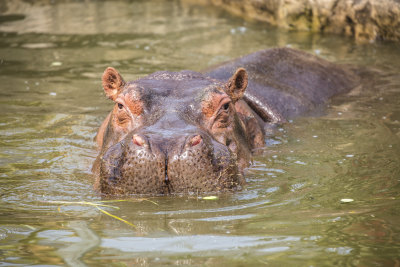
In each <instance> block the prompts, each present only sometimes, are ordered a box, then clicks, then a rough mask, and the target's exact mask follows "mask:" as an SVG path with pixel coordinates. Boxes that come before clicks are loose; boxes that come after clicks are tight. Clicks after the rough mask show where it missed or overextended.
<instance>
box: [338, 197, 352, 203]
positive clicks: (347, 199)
mask: <svg viewBox="0 0 400 267" xmlns="http://www.w3.org/2000/svg"><path fill="white" fill-rule="evenodd" d="M353 201H354V199H352V198H342V199H341V200H340V202H342V203H350V202H353Z"/></svg>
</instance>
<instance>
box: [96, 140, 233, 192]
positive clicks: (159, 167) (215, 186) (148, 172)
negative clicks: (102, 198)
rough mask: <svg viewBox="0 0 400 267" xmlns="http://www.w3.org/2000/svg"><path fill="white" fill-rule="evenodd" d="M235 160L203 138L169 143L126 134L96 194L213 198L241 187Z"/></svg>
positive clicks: (104, 167) (105, 161)
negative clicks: (194, 194) (206, 194)
mask: <svg viewBox="0 0 400 267" xmlns="http://www.w3.org/2000/svg"><path fill="white" fill-rule="evenodd" d="M236 162H237V161H236V154H235V153H232V151H230V150H229V148H228V147H226V146H224V145H222V144H220V143H218V142H216V141H215V140H212V139H211V138H210V137H209V136H208V135H206V134H205V133H198V134H191V135H188V136H182V137H178V138H176V139H172V140H165V139H163V138H159V139H158V140H157V138H153V137H152V136H151V135H145V134H129V135H128V136H127V137H126V138H125V139H123V140H122V141H120V142H118V143H117V144H115V145H113V146H111V147H110V148H109V149H108V151H107V152H106V153H105V154H104V156H103V157H102V160H101V166H100V177H101V178H100V190H101V191H102V192H108V193H110V194H117V195H126V194H167V193H174V192H178V193H191V192H197V193H200V192H217V191H224V190H230V189H233V188H235V187H237V186H239V185H240V180H241V179H240V173H239V171H238V166H237V163H236Z"/></svg>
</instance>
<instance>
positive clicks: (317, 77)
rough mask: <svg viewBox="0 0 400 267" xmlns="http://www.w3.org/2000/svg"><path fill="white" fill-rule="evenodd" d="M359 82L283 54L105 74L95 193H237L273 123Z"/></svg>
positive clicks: (302, 55) (346, 71) (342, 70)
mask: <svg viewBox="0 0 400 267" xmlns="http://www.w3.org/2000/svg"><path fill="white" fill-rule="evenodd" d="M358 83H359V78H358V76H357V74H356V73H355V71H353V70H352V69H350V68H349V67H346V66H339V65H337V64H334V63H331V62H328V61H326V60H324V59H321V58H319V57H317V56H314V55H312V54H309V53H306V52H302V51H299V50H295V49H290V48H272V49H268V50H263V51H259V52H255V53H253V54H250V55H247V56H244V57H242V58H239V59H236V60H233V61H231V62H227V63H224V64H221V65H219V66H216V67H214V68H211V69H208V70H206V71H204V72H202V73H199V72H194V71H188V70H184V71H180V72H169V71H159V72H155V73H153V74H150V75H148V76H145V77H143V78H140V79H137V80H135V81H130V82H126V81H125V80H124V79H123V78H122V76H121V74H120V73H119V72H118V71H117V70H115V69H114V68H112V67H108V68H107V69H106V70H105V71H104V73H103V76H102V85H103V89H104V92H105V94H106V96H107V97H108V98H109V99H110V100H112V101H113V102H114V107H113V109H112V110H111V112H110V113H109V114H108V116H107V117H106V119H105V120H104V121H103V123H102V125H101V126H100V129H99V131H98V133H97V136H96V137H95V140H96V142H97V145H98V147H99V155H98V156H97V159H96V160H95V162H94V164H93V173H94V176H95V185H94V187H95V189H96V190H98V191H99V192H101V194H103V195H137V194H146V195H166V194H205V193H215V192H225V191H234V190H238V189H241V188H243V186H244V185H245V179H244V177H243V170H244V169H245V168H246V167H248V166H249V164H250V161H251V157H252V154H253V152H254V151H256V150H257V149H259V148H262V147H263V146H265V138H266V133H267V132H270V129H271V128H272V127H273V126H274V125H279V124H282V123H284V122H286V121H287V120H288V119H292V118H295V117H297V116H299V115H308V114H311V113H312V111H313V110H318V109H319V108H320V107H321V106H323V105H324V104H326V103H327V101H328V100H329V98H331V97H332V96H335V95H338V94H343V93H346V92H349V91H350V90H351V89H352V88H354V87H355V86H357V85H358Z"/></svg>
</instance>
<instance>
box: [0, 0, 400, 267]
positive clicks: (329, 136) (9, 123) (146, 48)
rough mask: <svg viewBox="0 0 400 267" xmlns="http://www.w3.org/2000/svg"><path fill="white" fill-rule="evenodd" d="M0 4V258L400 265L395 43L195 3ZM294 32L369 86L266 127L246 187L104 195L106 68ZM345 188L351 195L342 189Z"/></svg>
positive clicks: (210, 60) (136, 70) (243, 47)
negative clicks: (270, 23) (100, 149)
mask: <svg viewBox="0 0 400 267" xmlns="http://www.w3.org/2000/svg"><path fill="white" fill-rule="evenodd" d="M32 3H33V1H22V0H18V1H3V2H1V3H0V11H1V16H0V78H1V84H0V114H1V116H0V183H1V186H0V196H1V199H0V262H1V264H0V265H1V266H26V265H46V266H58V265H70V266H109V265H111V266H133V265H137V266H149V265H151V266H165V265H174V266H175V265H184V266H186V265H195V266H204V265H206V266H208V265H211V266H213V265H221V266H222V265H223V266H225V265H230V266H262V265H268V266H397V265H399V262H400V256H399V255H400V253H399V251H400V201H399V192H400V186H399V182H400V164H399V163H400V159H399V158H400V141H399V137H400V105H399V103H400V74H399V70H400V46H399V45H398V44H395V43H378V44H355V43H354V42H353V41H352V40H350V39H347V38H345V37H340V36H336V35H316V34H310V33H307V32H300V33H299V32H285V31H278V30H276V29H274V28H269V27H267V26H265V25H261V24H257V23H253V22H246V21H243V20H241V19H238V18H235V17H232V16H230V15H229V14H227V13H225V12H223V11H220V10H218V9H216V8H213V7H207V6H206V5H198V4H196V3H195V2H194V1H142V2H136V1H129V2H128V1H126V2H122V1H104V2H103V1H102V2H96V1H85V2H77V1H57V3H53V2H48V1H41V2H38V1H35V2H34V4H32ZM275 46H291V47H294V48H299V49H302V50H305V51H308V52H310V53H313V54H317V55H319V56H321V57H323V58H326V59H328V60H331V61H335V62H339V63H345V64H355V65H358V66H360V67H362V68H365V67H367V68H368V71H364V72H363V73H364V77H365V82H364V86H363V87H362V88H361V90H355V91H354V92H353V93H352V94H351V95H347V96H341V97H338V98H335V99H333V100H332V102H331V103H330V105H329V107H328V108H327V109H326V111H325V114H324V115H323V116H318V117H306V118H298V119H296V120H294V121H292V122H290V123H288V124H286V125H284V126H283V127H282V128H280V129H279V130H278V131H277V132H276V134H275V135H274V136H272V137H271V138H269V139H268V140H267V143H268V146H267V147H266V148H265V149H263V151H262V153H261V154H260V155H258V156H256V157H255V158H254V164H253V166H252V167H251V168H249V169H248V170H247V174H246V179H247V182H248V184H247V187H246V189H245V190H243V191H241V192H236V193H232V194H223V195H220V196H219V198H218V199H216V200H215V199H214V200H205V199H203V198H202V197H203V196H184V197H182V196H181V197H179V196H167V197H153V198H148V199H145V200H143V199H132V200H130V201H126V202H112V203H105V204H109V205H112V206H115V207H118V208H119V209H115V208H110V207H103V210H105V211H107V212H109V213H110V214H113V215H115V216H118V217H119V218H121V219H124V220H126V221H127V222H129V223H132V224H134V225H135V226H131V225H128V224H127V223H124V222H122V221H120V220H117V219H116V218H113V217H111V216H109V215H106V214H104V213H102V212H101V211H99V210H98V209H97V208H96V207H94V206H90V205H85V204H83V203H76V204H73V205H72V204H71V205H61V204H57V203H54V201H64V202H79V201H80V202H83V201H87V202H96V201H100V200H101V198H100V197H99V196H98V195H96V193H95V192H93V189H92V184H93V181H92V178H91V176H90V168H91V164H92V162H93V161H94V159H95V156H96V153H97V152H96V148H95V146H94V142H93V137H94V136H95V134H96V130H97V128H98V127H99V125H100V124H101V122H102V120H103V119H104V117H105V116H106V114H107V112H108V111H109V110H110V108H111V106H112V103H111V102H110V101H108V100H106V98H105V96H104V94H103V92H102V91H103V90H102V88H101V83H100V77H101V74H102V72H103V71H104V69H105V68H106V67H107V66H113V67H115V68H117V69H118V70H119V71H120V72H121V73H122V74H123V76H124V78H125V79H126V80H131V79H135V78H138V77H141V76H143V75H146V74H149V73H152V72H154V71H158V70H171V71H174V70H181V69H191V70H196V71H199V70H202V69H205V68H207V67H209V66H211V65H214V64H216V63H219V62H222V61H225V60H229V59H233V58H235V57H238V56H241V55H245V54H248V53H251V52H254V51H257V50H260V49H265V48H270V47H275ZM344 198H350V199H353V200H354V201H353V202H350V203H342V202H341V199H344Z"/></svg>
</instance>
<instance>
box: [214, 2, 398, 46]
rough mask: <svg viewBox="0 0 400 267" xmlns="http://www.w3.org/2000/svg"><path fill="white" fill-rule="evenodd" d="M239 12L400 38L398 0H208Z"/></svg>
mask: <svg viewBox="0 0 400 267" xmlns="http://www.w3.org/2000/svg"><path fill="white" fill-rule="evenodd" d="M209 3H212V4H214V5H216V6H220V7H222V8H224V9H226V10H228V11H230V12H232V13H234V14H236V15H240V16H244V17H247V18H250V19H254V20H258V21H264V22H268V23H270V24H272V25H276V26H279V27H283V28H287V29H296V30H310V31H314V32H333V33H342V34H346V35H351V36H354V38H355V39H356V40H358V41H375V40H395V41H399V40H400V1H399V0H209Z"/></svg>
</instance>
